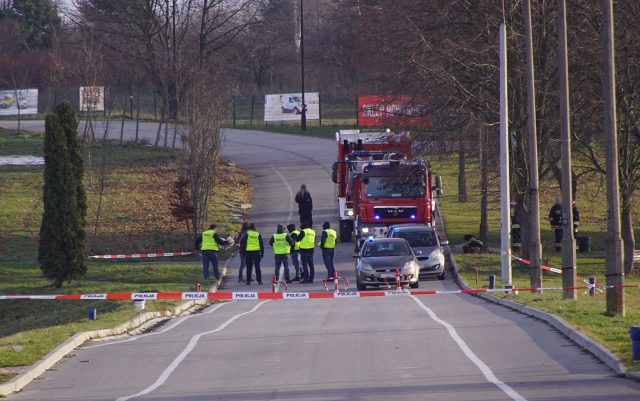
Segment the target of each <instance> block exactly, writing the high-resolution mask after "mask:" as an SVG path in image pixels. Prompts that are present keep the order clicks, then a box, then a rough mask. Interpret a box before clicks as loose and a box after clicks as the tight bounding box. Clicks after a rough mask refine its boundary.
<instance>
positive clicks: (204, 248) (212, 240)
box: [196, 224, 228, 282]
mask: <svg viewBox="0 0 640 401" xmlns="http://www.w3.org/2000/svg"><path fill="white" fill-rule="evenodd" d="M196 245H197V248H198V249H199V250H200V252H201V253H202V274H203V275H204V279H205V280H209V263H211V265H212V266H213V275H214V276H215V278H216V280H218V282H220V270H218V251H219V250H220V245H228V241H227V240H224V239H222V238H221V237H220V235H218V234H217V233H216V225H215V224H211V225H210V226H209V228H208V229H207V230H205V231H204V232H203V233H202V234H201V235H200V236H199V237H198V242H197V244H196Z"/></svg>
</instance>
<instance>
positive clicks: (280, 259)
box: [269, 224, 295, 284]
mask: <svg viewBox="0 0 640 401" xmlns="http://www.w3.org/2000/svg"><path fill="white" fill-rule="evenodd" d="M269 245H271V246H272V247H273V254H274V255H275V265H276V270H275V276H276V279H277V280H278V281H282V279H284V281H285V282H287V284H288V283H290V282H291V279H290V277H289V253H291V248H292V247H294V246H295V242H293V240H292V239H291V237H290V236H289V234H287V233H286V232H284V226H283V225H282V224H278V228H277V232H276V233H275V234H273V235H272V236H271V239H270V240H269ZM281 265H282V266H284V277H280V266H281Z"/></svg>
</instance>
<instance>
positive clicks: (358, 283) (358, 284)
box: [356, 279, 367, 291]
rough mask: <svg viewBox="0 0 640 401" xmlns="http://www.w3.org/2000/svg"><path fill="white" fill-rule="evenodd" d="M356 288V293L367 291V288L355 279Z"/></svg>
mask: <svg viewBox="0 0 640 401" xmlns="http://www.w3.org/2000/svg"><path fill="white" fill-rule="evenodd" d="M356 287H357V288H358V291H364V290H366V289H367V286H366V285H364V284H362V283H361V282H360V279H356Z"/></svg>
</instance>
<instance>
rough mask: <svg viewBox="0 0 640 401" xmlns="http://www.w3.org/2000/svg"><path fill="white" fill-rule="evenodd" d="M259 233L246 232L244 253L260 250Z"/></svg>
mask: <svg viewBox="0 0 640 401" xmlns="http://www.w3.org/2000/svg"><path fill="white" fill-rule="evenodd" d="M259 238H260V233H259V232H257V231H254V230H247V246H246V248H245V250H246V251H249V252H250V251H259V250H260V240H259Z"/></svg>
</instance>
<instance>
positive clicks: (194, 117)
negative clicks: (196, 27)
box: [180, 74, 231, 238]
mask: <svg viewBox="0 0 640 401" xmlns="http://www.w3.org/2000/svg"><path fill="white" fill-rule="evenodd" d="M187 96H189V99H191V100H190V102H189V110H188V112H187V115H186V121H185V124H184V125H182V126H181V127H180V130H181V134H182V135H181V136H182V141H183V146H184V149H185V153H184V163H185V166H186V170H187V174H188V176H189V182H190V184H191V197H192V203H193V206H194V207H195V213H194V215H193V222H192V225H191V227H192V230H193V236H194V238H195V237H196V235H197V233H198V230H199V229H201V228H202V227H203V226H204V224H205V223H206V221H207V219H208V216H209V196H210V195H211V192H212V190H213V188H214V185H215V176H216V166H217V164H216V162H217V159H218V152H219V151H220V145H221V143H222V131H221V128H222V124H223V122H224V121H225V120H226V119H227V117H228V115H229V104H230V99H231V91H230V90H229V87H228V86H227V85H225V83H224V81H223V79H222V78H221V77H216V76H215V75H214V74H203V75H202V76H201V78H199V79H197V80H195V81H194V85H193V86H192V87H191V88H190V89H189V91H188V92H187Z"/></svg>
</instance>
